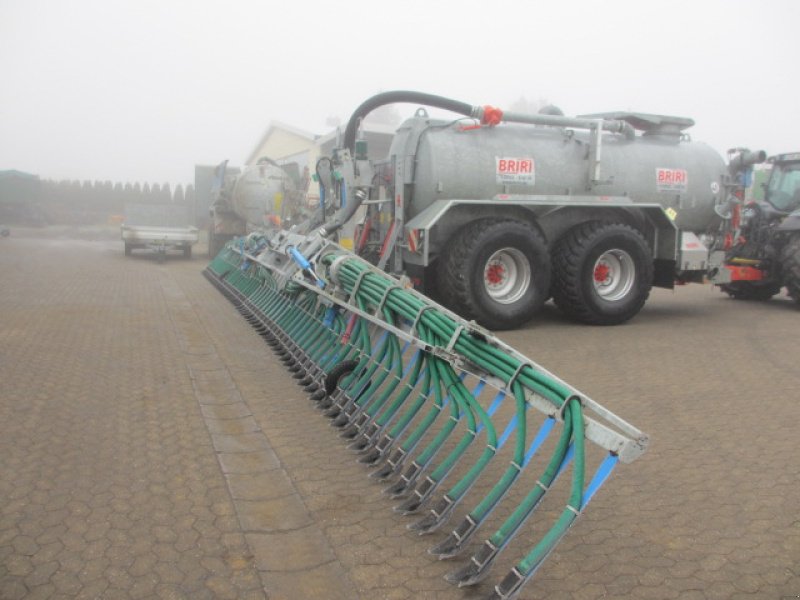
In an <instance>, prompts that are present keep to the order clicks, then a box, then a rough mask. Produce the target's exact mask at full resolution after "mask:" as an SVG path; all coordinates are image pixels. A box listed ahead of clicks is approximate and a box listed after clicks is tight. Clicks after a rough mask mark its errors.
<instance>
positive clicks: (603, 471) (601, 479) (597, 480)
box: [581, 454, 619, 510]
mask: <svg viewBox="0 0 800 600" xmlns="http://www.w3.org/2000/svg"><path fill="white" fill-rule="evenodd" d="M617 463H619V456H616V455H614V454H609V455H608V456H606V457H605V459H604V460H603V462H602V463H600V466H599V467H597V471H595V474H594V477H592V481H591V483H589V487H587V488H586V491H585V492H584V493H583V504H581V510H583V509H584V508H585V507H586V505H587V504H589V501H590V500H591V499H592V496H594V495H595V492H597V490H599V489H600V487H601V486H602V485H603V484H604V483H605V482H606V480H607V479H608V477H609V476H610V475H611V472H612V471H613V470H614V467H616V466H617Z"/></svg>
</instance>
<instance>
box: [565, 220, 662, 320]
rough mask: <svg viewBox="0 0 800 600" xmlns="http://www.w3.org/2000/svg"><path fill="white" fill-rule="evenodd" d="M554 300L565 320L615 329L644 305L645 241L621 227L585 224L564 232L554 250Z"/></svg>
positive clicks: (647, 282) (649, 272)
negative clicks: (569, 319)
mask: <svg viewBox="0 0 800 600" xmlns="http://www.w3.org/2000/svg"><path fill="white" fill-rule="evenodd" d="M553 270H554V272H555V274H554V278H553V300H554V301H555V303H556V305H557V306H558V307H559V308H560V309H561V310H562V311H563V312H564V313H565V314H566V315H567V316H568V317H570V318H572V319H575V320H576V321H580V322H582V323H588V324H590V325H618V324H620V323H624V322H625V321H627V320H629V319H631V318H632V317H633V316H634V315H636V313H638V312H639V311H640V310H641V309H642V306H644V303H645V301H646V300H647V297H648V296H649V295H650V288H651V287H652V285H653V259H652V256H651V253H650V248H649V247H648V245H647V242H646V241H645V239H644V236H643V235H642V234H641V232H639V231H638V230H637V229H634V228H633V227H630V226H629V225H624V224H622V223H608V222H602V221H589V222H588V223H583V224H581V225H578V226H577V227H574V228H573V229H571V230H569V231H568V232H567V233H566V234H565V235H564V237H562V238H561V239H560V240H559V241H558V243H557V244H556V246H555V248H554V249H553Z"/></svg>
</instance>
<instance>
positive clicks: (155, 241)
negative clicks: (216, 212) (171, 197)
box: [121, 203, 200, 261]
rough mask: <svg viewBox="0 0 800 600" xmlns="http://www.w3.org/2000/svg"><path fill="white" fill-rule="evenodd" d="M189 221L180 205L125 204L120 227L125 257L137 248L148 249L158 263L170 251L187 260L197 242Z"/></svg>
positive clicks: (196, 235)
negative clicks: (123, 217) (179, 253)
mask: <svg viewBox="0 0 800 600" xmlns="http://www.w3.org/2000/svg"><path fill="white" fill-rule="evenodd" d="M193 222H194V219H193V218H192V216H191V215H190V214H189V207H187V206H184V205H173V204H133V203H128V204H126V205H125V221H124V222H123V223H122V225H121V237H122V242H123V244H124V245H125V256H130V255H131V254H132V253H133V251H134V250H137V249H149V250H152V251H153V252H155V253H156V256H157V258H158V260H159V261H163V260H164V259H165V258H166V255H167V252H168V251H171V250H177V251H180V252H181V253H182V254H183V256H184V257H185V258H191V257H192V246H194V245H195V244H196V243H197V242H198V241H199V239H200V232H199V230H198V229H197V227H195V226H194V225H190V224H189V223H193Z"/></svg>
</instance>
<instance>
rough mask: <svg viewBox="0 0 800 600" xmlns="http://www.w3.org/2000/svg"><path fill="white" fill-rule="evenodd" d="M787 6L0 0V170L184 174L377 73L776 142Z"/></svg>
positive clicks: (788, 115) (314, 115)
mask: <svg viewBox="0 0 800 600" xmlns="http://www.w3.org/2000/svg"><path fill="white" fill-rule="evenodd" d="M798 22H800V3H796V2H793V1H791V0H783V1H781V0H773V1H765V2H759V3H755V2H746V1H727V2H724V1H703V2H697V1H684V0H679V1H674V0H672V1H669V2H661V1H658V2H641V1H629V0H624V1H623V0H619V1H615V0H609V1H606V2H603V3H598V2H588V1H586V2H577V1H576V2H569V1H567V2H531V1H527V2H524V1H521V2H510V1H495V2H471V1H465V0H460V1H458V2H455V1H450V0H448V1H442V2H430V1H429V2H420V1H409V2H403V3H386V2H384V3H382V2H374V1H372V2H368V1H362V0H358V1H351V2H341V3H319V2H269V1H267V2H265V1H263V0H262V1H261V2H242V1H233V2H227V3H219V2H205V1H200V2H188V1H167V2H165V1H163V0H160V1H150V0H136V1H135V2H133V1H127V0H123V1H107V0H85V1H79V2H74V3H63V2H57V1H55V0H53V1H44V0H33V1H22V0H17V1H13V0H4V1H3V2H2V3H0V73H2V82H3V83H2V86H0V170H2V169H20V170H23V171H28V172H32V173H36V174H38V175H40V176H42V177H45V178H53V179H61V178H69V179H92V180H95V179H99V180H112V181H122V182H125V181H160V182H169V183H171V184H173V185H174V184H177V183H183V184H185V183H187V182H190V181H192V178H193V165H194V164H196V163H202V164H213V163H217V162H219V161H221V160H223V159H226V158H227V159H230V160H231V162H232V163H241V162H243V161H244V160H245V158H246V157H247V156H248V154H249V153H250V152H251V151H252V150H253V148H254V146H255V145H256V143H257V141H258V140H259V138H260V137H261V135H262V134H263V132H264V130H265V129H266V127H267V126H268V124H269V123H270V121H272V120H278V121H281V122H284V123H287V124H290V125H292V126H294V127H298V128H302V129H305V130H307V131H311V132H314V133H318V134H322V133H326V132H327V131H328V130H329V129H330V128H329V127H328V126H326V124H325V123H326V120H327V119H328V118H329V117H332V116H333V117H338V118H339V119H342V120H346V119H347V117H348V116H349V115H350V113H351V112H352V111H353V109H354V108H355V107H356V106H357V105H358V104H359V103H361V102H362V101H363V100H365V99H366V98H368V97H369V96H371V95H373V94H374V93H376V92H379V91H387V90H392V89H411V90H419V91H424V92H429V93H434V94H439V95H443V96H448V97H453V98H455V99H458V100H462V101H465V102H469V103H472V104H492V105H495V106H500V107H501V108H502V107H504V106H508V105H510V104H513V103H515V102H518V101H519V100H520V99H521V98H525V99H528V100H533V101H538V100H539V99H547V100H548V101H550V102H552V103H554V104H557V105H558V106H560V107H561V109H562V110H563V111H564V112H565V113H566V114H568V115H569V114H580V113H587V112H598V111H609V110H635V111H642V112H654V113H664V114H672V115H679V116H688V117H692V118H693V119H695V121H696V125H695V126H694V127H693V128H692V129H690V130H689V133H690V134H691V135H692V137H693V138H694V139H698V140H703V141H705V142H707V143H709V144H711V145H712V146H713V147H714V148H716V149H717V150H718V151H720V152H724V151H725V150H727V149H728V148H731V147H734V146H748V147H751V148H764V149H766V150H767V151H768V152H770V153H777V152H785V151H789V150H796V149H800V123H799V122H798V118H797V117H798V109H797V97H798V91H799V90H798V83H797V80H796V75H795V72H796V69H795V65H794V63H795V61H796V59H797V56H798V50H799V49H800V41H799V40H800V37H798V36H797V31H796V25H797V23H798ZM413 109H414V107H411V106H406V107H402V112H403V114H408V113H410V112H411V111H413Z"/></svg>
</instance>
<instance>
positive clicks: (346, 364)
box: [325, 360, 358, 396]
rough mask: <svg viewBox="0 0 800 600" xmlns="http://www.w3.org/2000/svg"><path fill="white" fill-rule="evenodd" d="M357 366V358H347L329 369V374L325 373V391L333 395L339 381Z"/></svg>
mask: <svg viewBox="0 0 800 600" xmlns="http://www.w3.org/2000/svg"><path fill="white" fill-rule="evenodd" d="M357 366H358V361H357V360H345V361H343V362H340V363H339V364H337V365H335V366H334V367H333V368H332V369H331V370H330V371H328V374H327V375H325V393H326V394H328V396H332V395H333V393H334V392H335V391H336V387H337V386H338V385H339V382H340V381H341V380H342V379H344V378H345V377H347V376H348V375H349V374H350V373H352V372H353V371H354V370H355V368H356V367H357Z"/></svg>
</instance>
